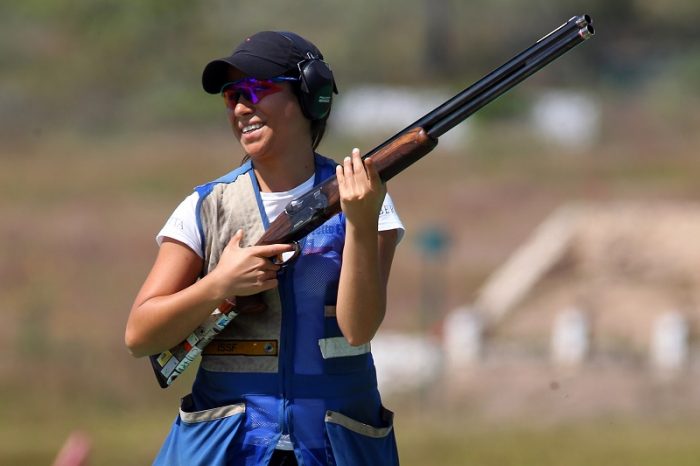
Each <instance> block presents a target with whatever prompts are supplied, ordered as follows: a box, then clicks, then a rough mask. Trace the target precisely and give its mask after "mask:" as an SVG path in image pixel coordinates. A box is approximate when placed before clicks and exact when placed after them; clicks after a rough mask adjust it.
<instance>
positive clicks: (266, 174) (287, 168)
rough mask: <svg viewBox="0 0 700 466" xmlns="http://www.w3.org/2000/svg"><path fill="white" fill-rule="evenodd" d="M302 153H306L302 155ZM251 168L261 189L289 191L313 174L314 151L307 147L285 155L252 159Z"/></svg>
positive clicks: (265, 190)
mask: <svg viewBox="0 0 700 466" xmlns="http://www.w3.org/2000/svg"><path fill="white" fill-rule="evenodd" d="M302 153H305V154H306V155H303V156H302V155H301V154H302ZM253 169H254V170H255V176H256V177H257V179H258V184H259V185H260V190H261V191H263V192H282V191H289V190H290V189H293V188H295V187H297V186H299V185H300V184H302V183H303V182H304V181H306V180H308V179H309V177H311V176H312V175H313V174H314V152H313V150H311V149H308V150H305V151H303V152H297V153H295V154H290V155H288V156H287V157H279V156H278V157H273V158H269V159H266V160H254V161H253Z"/></svg>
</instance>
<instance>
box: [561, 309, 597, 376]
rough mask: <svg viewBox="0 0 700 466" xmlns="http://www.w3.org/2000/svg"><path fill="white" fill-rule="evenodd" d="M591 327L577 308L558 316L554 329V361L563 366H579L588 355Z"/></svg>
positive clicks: (567, 310)
mask: <svg viewBox="0 0 700 466" xmlns="http://www.w3.org/2000/svg"><path fill="white" fill-rule="evenodd" d="M589 333H590V332H589V325H588V319H587V318H586V315H585V314H584V313H583V312H582V311H580V310H578V309H575V308H571V309H566V310H564V311H562V312H560V313H559V314H557V316H556V318H555V320H554V326H553V328H552V341H551V344H552V345H551V351H552V353H551V354H552V361H554V363H556V364H559V365H562V366H569V367H572V366H577V365H579V364H581V363H582V362H583V361H584V360H585V359H586V356H587V355H588V350H589V346H590V345H589V341H588V339H589Z"/></svg>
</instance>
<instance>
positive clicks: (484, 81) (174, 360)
mask: <svg viewBox="0 0 700 466" xmlns="http://www.w3.org/2000/svg"><path fill="white" fill-rule="evenodd" d="M593 34H594V29H593V26H592V20H591V17H590V16H588V15H581V16H574V17H573V18H571V19H570V20H568V21H567V22H565V23H564V24H562V25H561V26H559V27H558V28H557V29H555V30H554V31H552V32H550V33H549V34H547V35H546V36H544V37H543V38H541V39H540V40H538V41H537V42H535V44H533V45H532V46H530V47H529V48H527V49H525V50H524V51H522V52H520V53H519V54H517V55H516V56H515V57H513V58H511V59H510V60H508V61H507V62H506V63H504V64H503V65H501V66H500V67H498V68H496V69H495V70H493V71H492V72H490V73H489V74H487V75H486V76H484V77H483V78H481V79H480V80H478V81H477V82H475V83H474V84H472V85H471V86H469V87H467V88H466V89H464V90H463V91H462V92H460V93H459V94H457V95H455V96H454V97H452V98H450V99H449V100H447V101H446V102H444V103H443V104H441V105H439V106H438V107H437V108H435V109H434V110H432V111H430V112H429V113H427V114H426V115H425V116H423V117H421V118H420V119H418V120H417V121H415V122H414V123H412V124H411V125H409V126H407V127H406V128H404V129H403V130H401V131H399V132H398V133H396V134H395V135H394V136H392V137H390V138H389V139H387V140H386V141H384V142H383V143H381V144H380V145H378V146H377V147H375V148H374V149H372V150H371V151H369V152H368V153H367V154H365V155H364V156H363V159H365V158H368V157H371V158H372V160H373V162H374V165H375V167H376V168H377V171H378V172H379V176H380V178H381V179H382V181H384V182H386V181H388V180H390V179H391V178H393V177H394V176H395V175H397V174H398V173H400V172H401V171H403V170H404V169H406V168H407V167H409V166H410V165H412V164H413V163H415V162H416V161H417V160H418V159H420V158H421V157H423V156H424V155H426V154H427V153H429V152H430V151H431V150H433V149H434V148H435V146H436V145H437V142H438V138H439V137H440V136H441V135H443V134H444V133H446V132H447V131H449V130H450V129H452V128H453V127H454V126H456V125H457V124H459V123H460V122H462V121H464V120H465V119H466V118H467V117H469V116H470V115H472V114H473V113H474V112H476V111H477V110H479V109H480V108H482V107H483V106H484V105H486V104H488V103H489V102H491V101H492V100H494V99H495V98H497V97H498V96H500V95H502V94H503V93H505V92H506V91H508V90H509V89H511V88H512V87H513V86H515V85H516V84H518V83H520V82H521V81H523V80H524V79H525V78H527V77H528V76H530V75H532V74H533V73H535V72H537V71H538V70H540V69H541V68H543V67H544V66H546V65H547V64H549V63H550V62H551V61H552V60H554V59H556V58H558V57H560V56H561V55H563V54H564V53H566V52H567V51H569V50H570V49H572V48H573V47H575V46H576V45H578V44H580V43H581V42H583V41H585V40H587V39H589V38H590V37H592V36H593ZM339 212H340V195H339V193H338V181H337V179H336V177H335V176H331V177H330V178H328V179H326V180H325V181H323V182H322V183H320V184H319V185H317V186H315V187H313V188H312V189H311V190H309V191H308V192H306V193H304V194H303V195H301V196H300V197H298V198H297V199H294V200H293V201H291V202H290V203H289V204H288V205H287V206H286V207H285V210H284V212H283V213H282V214H280V215H279V217H277V218H276V219H275V220H274V221H273V222H272V223H270V225H269V228H268V229H267V230H266V231H265V233H264V234H263V235H262V237H260V239H259V240H258V242H257V243H256V244H257V245H267V244H279V243H289V244H294V245H295V248H296V250H295V255H296V254H299V249H300V248H299V245H298V241H299V240H301V239H302V238H304V236H306V235H307V234H309V233H310V232H311V231H313V230H314V229H316V228H317V227H319V226H321V225H322V224H323V223H325V222H326V221H327V220H329V219H330V218H331V217H333V216H334V215H336V214H337V213H339ZM289 260H293V258H292V259H289ZM264 306H265V305H264V303H263V302H262V298H261V296H260V295H253V296H246V297H236V298H231V299H227V300H225V301H224V302H223V303H221V304H220V305H219V306H218V307H217V309H215V310H214V312H213V313H212V314H211V315H210V316H209V317H208V318H207V320H206V321H205V322H204V323H203V324H202V325H201V326H200V327H198V328H197V329H196V330H195V331H194V332H193V333H192V334H191V335H190V336H189V337H187V339H186V340H185V341H183V342H182V343H180V344H178V345H177V346H175V347H173V348H171V349H170V350H167V351H164V352H162V353H160V354H154V355H152V356H150V360H151V365H152V366H153V370H154V371H155V374H156V378H157V379H158V383H159V384H160V386H161V387H163V388H166V387H168V386H169V385H170V384H171V383H172V382H173V381H174V380H175V379H176V378H177V377H178V376H179V375H180V374H182V372H184V371H185V369H187V367H188V366H189V365H190V364H191V363H192V362H193V361H194V360H195V359H196V358H197V356H199V355H200V354H201V352H202V351H203V350H204V348H205V347H206V346H207V344H209V342H211V340H213V339H214V337H215V336H216V335H217V334H218V333H219V332H221V330H223V329H224V327H226V325H227V324H228V323H229V322H230V321H231V320H232V319H233V318H234V317H235V316H236V315H238V313H241V312H259V311H260V310H261V309H264Z"/></svg>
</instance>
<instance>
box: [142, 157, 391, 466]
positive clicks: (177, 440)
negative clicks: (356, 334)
mask: <svg viewBox="0 0 700 466" xmlns="http://www.w3.org/2000/svg"><path fill="white" fill-rule="evenodd" d="M335 165H336V163H335V162H333V161H332V160H330V159H327V158H325V157H321V156H319V155H316V156H315V166H316V168H315V173H316V174H315V180H314V184H319V183H320V182H321V181H323V180H325V179H326V178H328V177H330V176H334V175H335ZM196 189H197V191H198V192H199V196H200V199H199V203H198V206H197V211H198V220H199V225H200V232H201V234H202V239H203V241H202V244H203V249H204V250H203V255H204V258H205V273H206V272H208V271H211V270H212V269H213V268H214V267H215V266H216V263H217V262H218V257H219V255H220V253H221V251H222V250H223V248H224V247H225V246H226V244H228V239H229V238H230V237H231V235H232V234H233V233H235V231H236V230H237V229H238V228H243V230H244V233H245V237H244V240H243V245H244V246H247V245H251V244H254V243H255V242H256V241H257V239H258V238H259V237H260V235H261V234H262V233H263V232H264V230H265V229H267V227H268V224H269V222H268V219H267V216H266V214H265V211H264V208H263V205H262V201H261V199H260V188H259V186H258V183H257V180H256V178H255V174H254V172H253V170H252V165H251V162H250V161H249V162H247V163H245V164H244V165H242V166H241V167H239V168H238V169H236V170H234V171H232V172H231V173H229V174H227V175H225V176H223V177H222V178H219V179H218V180H215V181H213V182H211V183H207V184H205V185H202V186H199V187H197V188H196ZM344 239H345V221H344V217H343V215H342V213H341V214H338V215H336V216H334V217H333V218H332V219H330V220H328V221H327V222H326V223H325V224H323V225H322V226H320V227H319V228H317V229H316V230H314V231H313V232H312V233H310V234H309V235H308V236H307V237H305V238H304V239H303V240H302V241H301V243H300V246H301V254H300V256H299V257H298V258H297V259H296V260H294V261H293V262H292V263H291V264H289V265H288V266H286V267H284V268H283V269H282V270H281V272H280V273H279V275H278V278H279V286H278V288H277V289H275V290H270V291H268V292H265V293H264V294H263V296H264V299H265V302H266V304H267V306H268V309H267V310H266V311H265V312H262V313H251V314H240V315H239V316H237V317H236V318H235V319H234V320H233V321H232V322H231V323H230V324H229V326H228V327H227V328H226V329H224V331H223V332H222V333H221V334H220V335H219V336H218V337H217V338H216V339H215V340H214V341H213V342H212V343H210V344H209V346H208V347H207V348H206V350H205V352H204V354H203V356H202V362H201V364H200V367H199V371H198V373H197V378H196V380H195V382H194V385H193V387H192V393H191V394H190V395H188V396H186V397H185V398H183V401H182V405H181V407H180V414H179V416H178V417H177V418H176V420H175V423H174V424H173V427H172V429H171V431H170V434H169V435H168V438H167V439H166V441H165V444H164V445H163V447H162V449H161V451H160V453H159V455H158V457H157V458H156V461H155V463H154V464H157V465H168V466H173V465H183V466H184V465H187V466H193V465H202V466H204V465H207V466H217V465H221V466H223V465H231V466H239V465H241V466H242V465H267V464H268V463H269V460H270V457H271V456H272V453H273V451H274V449H275V446H276V445H277V442H278V441H279V439H280V437H281V436H282V435H283V434H285V435H288V436H289V438H290V439H291V441H292V444H293V445H294V452H295V455H296V458H297V461H298V462H299V464H300V465H305V466H311V465H338V466H350V465H352V466H359V465H363V466H368V465H370V466H371V465H382V466H391V465H398V455H397V450H396V441H395V438H394V431H393V419H392V418H393V414H392V413H391V412H390V411H388V410H386V409H385V408H384V407H383V406H382V404H381V399H380V396H379V392H378V390H377V380H376V374H375V369H374V362H373V360H372V354H371V353H370V351H369V344H367V345H361V346H359V347H353V346H350V345H349V344H348V342H347V340H346V339H345V338H344V337H343V335H342V333H341V331H340V328H339V327H338V321H337V319H336V317H335V304H336V298H337V294H338V281H339V277H340V266H341V261H342V253H343V244H344Z"/></svg>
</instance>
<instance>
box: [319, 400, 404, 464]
mask: <svg viewBox="0 0 700 466" xmlns="http://www.w3.org/2000/svg"><path fill="white" fill-rule="evenodd" d="M393 419H394V413H392V412H391V411H389V410H388V409H386V408H384V407H383V406H382V407H381V420H382V425H380V426H378V427H376V426H371V425H369V424H365V423H362V422H359V421H356V420H355V419H352V418H350V417H348V416H345V415H344V414H341V413H338V412H336V411H326V418H325V422H326V433H327V434H328V440H329V441H330V447H331V450H332V451H333V457H334V458H335V462H336V464H337V466H354V465H358V464H362V465H367V466H373V465H377V466H380V465H381V466H393V465H398V464H399V458H398V453H397V450H396V439H395V437H394V424H393Z"/></svg>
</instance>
